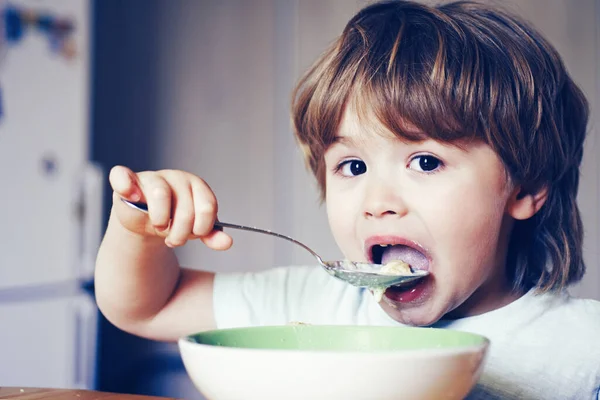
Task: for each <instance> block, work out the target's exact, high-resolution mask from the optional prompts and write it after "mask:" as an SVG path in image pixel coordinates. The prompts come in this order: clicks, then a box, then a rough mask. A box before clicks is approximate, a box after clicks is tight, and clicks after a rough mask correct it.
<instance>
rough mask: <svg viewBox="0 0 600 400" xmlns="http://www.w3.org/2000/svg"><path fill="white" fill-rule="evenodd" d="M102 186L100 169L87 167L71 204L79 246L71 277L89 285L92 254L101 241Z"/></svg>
mask: <svg viewBox="0 0 600 400" xmlns="http://www.w3.org/2000/svg"><path fill="white" fill-rule="evenodd" d="M103 184H104V175H103V171H102V169H101V168H100V166H98V165H97V164H94V163H87V164H86V165H85V167H84V168H83V171H82V174H81V175H80V178H79V183H78V187H79V190H78V191H77V193H78V199H77V200H76V203H75V204H76V205H75V214H76V216H77V225H78V229H77V237H76V240H77V242H78V243H79V245H78V246H77V248H78V253H79V254H78V255H77V257H76V260H75V269H76V270H75V275H76V276H77V278H78V279H79V280H80V281H83V282H89V281H91V280H92V279H93V277H94V267H95V262H96V254H97V252H98V247H99V246H100V242H101V241H102V213H103V209H102V207H103V192H104V187H103Z"/></svg>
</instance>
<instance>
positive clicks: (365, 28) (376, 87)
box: [96, 1, 600, 399]
mask: <svg viewBox="0 0 600 400" xmlns="http://www.w3.org/2000/svg"><path fill="white" fill-rule="evenodd" d="M293 98H294V101H293V110H292V111H293V112H292V114H293V122H294V129H295V134H296V137H297V139H298V141H299V143H300V145H301V146H302V148H303V150H304V152H305V155H306V160H307V163H308V165H309V166H310V168H311V170H312V171H313V173H314V175H315V177H316V179H317V181H318V183H319V185H320V188H321V192H322V197H323V199H324V201H325V203H326V207H327V213H328V218H329V223H330V226H331V230H332V232H333V236H334V238H335V240H336V242H337V244H338V245H339V247H340V249H341V250H342V252H343V254H344V256H345V257H346V258H348V259H350V260H354V261H368V262H377V263H385V262H388V261H390V260H394V259H403V260H405V261H407V262H409V263H410V264H411V266H412V267H413V268H417V269H425V270H429V271H430V275H429V276H428V277H427V278H426V279H424V280H422V281H419V282H418V283H417V284H415V285H411V286H410V287H408V288H407V287H392V288H389V289H388V290H387V291H386V292H385V294H384V295H383V298H382V300H381V302H380V303H379V304H378V303H376V302H375V301H374V300H373V298H372V297H371V296H370V294H369V293H368V292H367V291H364V290H361V289H358V288H355V287H352V286H350V285H347V284H345V283H343V282H341V281H337V280H335V279H334V278H332V277H330V276H329V275H328V274H327V273H325V272H324V271H322V270H321V269H320V268H319V267H314V266H313V267H291V268H277V269H274V270H271V271H267V272H262V273H255V274H249V273H246V274H243V273H241V274H229V275H225V274H216V275H215V274H212V273H208V272H203V271H194V270H189V269H184V268H180V267H179V265H178V262H177V259H176V257H175V256H174V253H173V252H172V249H171V248H172V247H175V246H180V245H183V244H185V242H186V241H187V240H189V239H196V238H197V239H200V240H201V241H203V242H204V243H205V244H206V245H207V246H208V247H210V248H213V249H217V250H224V249H227V248H229V247H230V246H231V244H232V241H231V238H230V237H229V235H228V234H227V233H226V232H223V231H218V230H214V229H213V224H214V222H215V220H216V218H217V200H216V198H215V196H214V194H213V193H212V191H211V189H210V187H209V186H208V184H206V183H205V182H204V181H203V180H201V179H200V178H199V177H197V176H195V175H193V174H189V173H186V172H182V171H157V172H142V173H139V174H134V173H133V172H132V171H130V170H128V169H127V168H124V167H116V168H114V169H113V171H111V176H110V180H111V184H112V186H113V188H114V190H115V194H114V204H113V211H112V214H111V219H110V222H109V226H108V228H107V232H106V236H105V239H104V241H103V244H102V247H101V249H100V252H99V255H98V262H97V271H96V293H97V299H98V305H99V307H100V308H101V310H102V312H103V313H104V314H105V315H106V317H107V318H108V319H109V320H110V321H112V322H113V323H114V324H115V325H117V326H119V327H120V328H122V329H124V330H127V331H129V332H132V333H134V334H137V335H141V336H145V337H149V338H153V339H157V340H175V339H177V338H178V337H180V336H182V335H185V334H188V333H190V332H195V331H201V330H205V329H211V328H215V327H218V328H225V327H232V326H250V325H273V324H286V323H288V322H290V321H302V322H307V323H314V324H373V325H402V324H405V325H416V326H434V327H445V328H448V329H459V330H466V331H471V332H475V333H480V334H483V335H485V336H487V337H489V338H490V340H491V343H492V345H491V348H490V353H489V357H488V360H487V363H486V367H485V370H484V374H483V376H482V379H481V381H480V383H479V384H478V386H477V387H476V388H475V390H474V391H473V393H472V394H471V397H472V398H544V399H552V398H556V399H558V398H561V399H562V398H578V399H581V398H593V399H596V398H598V393H599V391H600V389H599V388H600V348H599V346H594V343H595V341H596V338H597V337H598V334H599V333H600V318H599V317H600V304H599V303H598V302H594V301H588V300H578V299H572V298H570V297H569V295H568V293H567V292H566V290H565V289H566V287H567V286H568V285H569V284H571V283H573V282H576V281H578V280H579V279H581V277H582V276H583V272H584V265H583V260H582V250H581V245H582V239H583V237H582V236H583V227H582V223H581V220H580V217H579V211H578V208H577V204H576V194H577V186H578V168H579V164H580V162H581V158H582V151H583V140H584V137H585V130H586V125H587V113H588V110H587V102H586V100H585V98H584V97H583V95H582V93H581V91H580V90H579V89H578V88H577V87H576V85H575V84H574V83H573V81H572V80H571V78H570V77H569V75H568V74H567V72H566V70H565V68H564V66H563V64H562V62H561V60H560V57H559V56H558V54H557V53H556V51H555V50H554V49H553V48H552V47H551V46H550V45H549V44H548V43H547V42H546V41H545V40H544V39H543V38H542V37H541V36H540V35H539V34H538V33H536V32H535V31H534V30H532V29H531V28H530V27H528V26H527V25H526V24H524V23H523V22H520V21H519V20H518V19H516V18H514V17H512V16H509V15H506V14H504V13H502V12H500V11H497V10H493V9H490V8H489V7H486V6H483V5H479V4H475V3H467V2H460V3H452V4H447V5H442V6H439V7H435V8H432V7H428V6H425V5H421V4H418V3H412V2H405V1H392V2H384V3H376V4H373V5H371V6H368V7H366V8H365V9H363V10H361V11H360V12H359V13H358V14H357V15H356V16H355V17H354V18H353V19H352V20H351V21H350V22H349V23H348V25H347V26H346V29H345V30H344V32H343V33H342V35H341V36H340V38H339V39H338V41H336V42H335V43H334V44H333V46H332V47H331V48H330V49H328V50H327V51H326V52H325V53H324V54H323V56H322V57H321V58H320V59H319V60H318V61H317V62H316V63H315V65H314V66H313V67H312V68H311V69H310V70H309V71H308V72H307V74H306V75H305V76H304V77H303V78H302V80H301V81H300V82H299V84H298V86H297V88H296V90H295V93H294V96H293ZM120 198H125V199H128V200H131V201H143V202H146V203H147V204H148V208H149V216H146V215H145V214H143V213H140V212H139V211H136V210H133V209H131V208H130V207H128V206H127V205H125V204H124V203H123V202H121V201H120Z"/></svg>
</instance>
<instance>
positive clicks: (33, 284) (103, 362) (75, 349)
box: [0, 0, 600, 399]
mask: <svg viewBox="0 0 600 400" xmlns="http://www.w3.org/2000/svg"><path fill="white" fill-rule="evenodd" d="M365 3H366V1H364V0H220V1H219V0H212V1H208V0H202V1H201V0H170V1H169V0H127V1H120V0H96V1H93V0H14V1H10V2H9V1H7V0H0V9H1V10H2V22H1V23H0V28H2V38H1V39H0V40H1V42H0V113H1V116H0V182H2V188H3V189H2V191H1V193H2V196H0V221H1V226H2V229H1V230H0V243H1V244H0V386H46V387H81V388H91V389H98V390H106V391H115V392H127V393H140V394H154V395H163V396H173V397H183V398H187V399H202V396H201V395H200V394H198V392H197V391H196V390H195V389H194V388H193V387H192V385H191V383H190V381H189V380H188V378H187V376H186V374H185V371H184V369H183V365H182V363H181V360H180V358H179V354H178V351H177V347H176V345H174V344H163V343H155V342H152V341H147V340H143V339H139V338H136V337H133V336H131V335H128V334H126V333H124V332H121V331H120V330H118V329H116V328H115V327H113V326H112V325H110V324H109V323H107V322H106V320H104V319H103V317H102V316H101V315H100V314H99V313H98V311H97V308H96V306H95V303H94V300H93V266H94V257H95V252H96V249H97V246H98V243H99V240H100V238H101V235H102V231H103V229H104V226H105V223H106V220H107V218H108V210H109V207H110V190H109V188H108V186H107V182H106V175H107V173H108V170H109V169H110V167H112V166H113V165H116V164H124V165H127V166H129V167H131V168H133V169H134V170H144V169H160V168H177V169H184V170H188V171H192V172H195V173H197V174H198V175H200V176H202V177H203V178H204V179H205V180H206V181H207V182H208V183H209V184H210V185H211V187H212V188H213V190H214V191H215V192H216V194H217V196H218V198H219V201H220V207H219V209H220V218H221V219H223V220H226V221H233V222H239V223H241V224H246V225H255V226H261V227H265V228H269V229H273V230H275V231H278V232H282V233H286V234H289V235H291V236H293V237H296V238H298V239H300V240H302V241H304V242H306V243H307V244H308V245H311V246H312V247H314V248H315V249H316V250H317V251H319V252H320V253H322V255H323V256H325V258H335V257H339V254H338V253H337V249H336V247H335V244H334V242H333V239H332V238H331V236H330V233H329V230H328V227H327V223H326V218H325V213H324V210H323V208H321V207H320V206H319V203H318V201H317V191H316V187H315V185H314V182H313V181H312V178H311V177H310V175H309V174H308V173H307V171H306V170H305V168H304V165H303V162H302V159H301V156H300V154H299V152H298V151H297V149H296V148H295V143H294V140H293V137H292V134H291V130H290V126H289V99H290V92H291V89H292V87H293V84H294V82H295V80H296V79H297V78H298V77H299V75H300V73H301V72H302V71H303V70H304V69H305V68H306V67H308V65H309V64H310V63H311V62H312V61H313V60H314V59H315V57H316V56H317V55H318V54H319V53H320V52H321V51H322V50H323V49H324V48H325V46H326V45H327V44H328V43H330V42H331V40H333V38H334V37H335V36H336V35H337V34H338V33H339V32H340V31H341V29H342V28H343V26H344V24H345V23H346V21H347V20H348V19H349V18H350V17H351V15H352V14H353V13H354V12H355V11H356V10H357V9H358V8H359V7H361V6H363V5H364V4H365ZM495 3H498V4H501V5H503V6H506V7H508V8H510V9H512V10H515V11H516V12H518V13H520V14H522V15H523V16H524V17H525V18H528V19H529V20H531V21H532V22H533V23H534V24H535V25H536V26H537V27H538V28H539V29H540V30H541V31H542V32H544V33H545V34H546V35H547V36H548V37H549V39H550V40H551V41H552V42H553V43H554V44H555V46H556V47H557V48H558V49H559V51H560V52H561V53H562V55H563V57H564V59H565V62H566V64H567V66H568V68H569V70H570V71H571V73H572V74H573V76H574V78H575V80H576V81H577V82H578V83H579V84H580V85H581V87H582V88H583V90H584V91H585V92H586V94H587V96H588V98H589V100H590V102H591V105H592V112H593V114H592V120H591V126H590V133H589V137H588V140H587V143H586V153H585V159H584V166H583V173H582V178H581V190H580V196H579V203H580V206H581V210H582V213H583V219H584V223H585V227H586V241H585V259H586V262H587V265H588V273H587V275H586V277H585V279H584V281H583V282H582V283H581V284H580V285H578V286H577V287H576V288H575V289H574V290H573V292H575V293H576V294H579V295H583V296H586V297H593V298H596V299H600V267H599V266H598V263H599V262H600V257H599V254H598V248H599V247H600V232H599V229H600V215H599V213H598V208H599V207H598V206H599V205H600V173H599V172H600V161H599V160H598V158H597V154H598V148H597V147H598V146H599V142H598V141H599V138H598V130H597V129H596V125H597V124H598V122H599V121H600V120H599V116H598V111H599V110H598V99H599V98H600V97H599V96H600V72H599V71H600V51H599V44H600V0H512V1H499V0H498V1H495ZM234 240H235V244H234V247H233V248H232V250H230V251H228V252H226V253H218V252H214V251H211V250H207V249H206V248H204V247H203V246H202V245H200V244H195V243H192V244H189V245H187V246H186V247H184V248H182V249H179V250H178V255H179V257H180V259H181V261H182V264H185V265H189V266H202V267H203V268H208V269H213V270H214V269H215V268H211V267H213V266H216V265H218V266H219V270H228V271H233V270H250V269H263V268H267V267H269V266H273V265H287V264H292V263H309V262H312V261H313V260H312V259H311V258H310V255H308V253H305V252H304V251H303V250H301V249H299V248H296V247H294V246H293V245H291V244H288V243H286V242H282V241H277V240H276V239H270V238H267V237H261V236H257V235H252V234H247V233H243V232H235V233H234Z"/></svg>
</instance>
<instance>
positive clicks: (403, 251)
mask: <svg viewBox="0 0 600 400" xmlns="http://www.w3.org/2000/svg"><path fill="white" fill-rule="evenodd" d="M371 260H372V262H373V263H376V264H387V263H389V262H391V261H395V260H402V261H404V262H405V263H407V264H409V265H410V268H411V270H425V271H428V270H429V258H428V257H427V256H426V255H425V254H424V253H423V252H422V251H421V250H420V249H417V248H415V247H412V246H409V245H408V244H385V243H380V244H373V246H372V247H371ZM428 280H429V279H428V277H425V278H423V279H419V280H416V281H414V282H411V283H407V284H402V285H400V286H392V287H389V288H387V289H386V291H385V294H384V296H385V297H386V298H387V299H389V300H391V301H392V302H393V303H396V304H398V303H411V302H414V301H418V299H419V298H422V296H424V295H425V292H426V290H425V289H426V287H427V286H428V285H427V282H428Z"/></svg>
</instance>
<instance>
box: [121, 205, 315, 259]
mask: <svg viewBox="0 0 600 400" xmlns="http://www.w3.org/2000/svg"><path fill="white" fill-rule="evenodd" d="M121 200H123V202H124V203H125V204H127V205H128V206H130V207H132V208H135V209H137V210H140V211H142V212H144V213H146V214H147V213H148V205H147V204H145V203H140V202H132V201H129V200H125V199H124V198H121ZM215 227H220V228H231V229H239V230H241V231H250V232H256V233H262V234H265V235H271V236H275V237H278V238H280V239H285V240H289V241H290V242H292V243H295V244H297V245H298V246H300V247H302V248H304V249H305V250H306V251H308V252H309V253H310V254H312V255H313V256H314V257H315V258H316V259H317V260H318V261H319V263H321V265H323V264H324V263H323V260H322V259H321V257H320V256H319V255H318V254H317V253H315V252H314V251H313V250H312V249H311V248H309V247H308V246H306V245H305V244H304V243H301V242H299V241H297V240H296V239H292V238H291V237H289V236H286V235H282V234H281V233H277V232H273V231H270V230H267V229H261V228H256V227H254V226H244V225H237V224H231V223H229V222H222V221H215Z"/></svg>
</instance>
